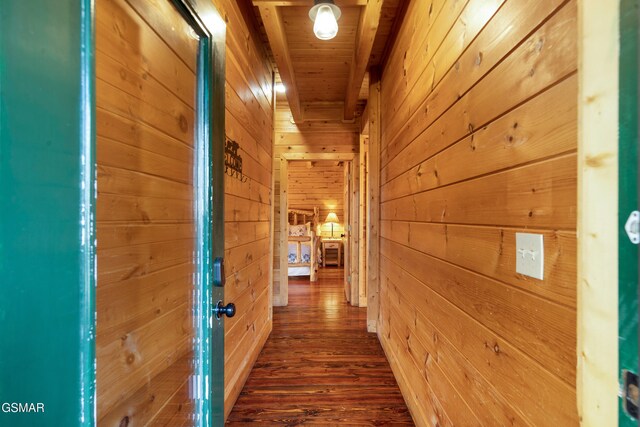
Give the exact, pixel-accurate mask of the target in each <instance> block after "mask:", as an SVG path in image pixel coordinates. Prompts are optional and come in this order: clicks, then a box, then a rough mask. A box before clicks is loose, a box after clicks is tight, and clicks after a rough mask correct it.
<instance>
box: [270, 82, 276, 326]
mask: <svg viewBox="0 0 640 427" xmlns="http://www.w3.org/2000/svg"><path fill="white" fill-rule="evenodd" d="M271 87H272V90H271V114H272V117H275V116H276V98H277V97H276V91H275V87H276V73H274V72H272V73H271ZM271 130H272V132H271V138H272V139H271V145H272V146H273V144H274V143H275V140H276V130H275V126H273V122H272V129H271ZM275 191H276V175H275V168H274V162H273V159H272V161H271V191H270V192H269V203H271V217H270V218H269V322H272V321H273V306H274V301H273V297H274V295H273V293H274V283H273V281H274V265H273V257H274V255H275V238H274V236H275V223H276V209H277V207H276V203H275V201H276V196H275Z"/></svg>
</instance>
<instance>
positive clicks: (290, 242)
mask: <svg viewBox="0 0 640 427" xmlns="http://www.w3.org/2000/svg"><path fill="white" fill-rule="evenodd" d="M280 161H281V162H280V191H279V196H280V197H279V198H280V201H279V207H280V209H279V210H278V211H279V213H281V214H280V215H279V216H280V218H279V224H276V228H278V230H279V234H280V239H279V246H280V250H279V251H278V252H277V253H278V254H279V263H278V266H279V267H280V274H279V277H278V278H279V286H278V287H276V289H275V293H274V305H287V302H288V280H289V278H295V280H309V281H311V282H315V281H316V280H317V275H318V272H319V271H320V270H328V269H335V270H337V269H340V270H341V271H344V272H345V273H344V290H345V292H344V294H345V298H346V300H347V301H349V302H352V304H353V305H358V302H359V300H358V298H357V297H356V298H355V299H353V298H351V295H352V290H353V291H355V292H354V293H355V295H358V289H357V284H358V279H357V273H358V271H357V270H358V265H359V263H358V255H359V250H358V240H359V236H358V233H357V232H354V233H351V232H350V230H354V231H355V230H358V226H357V224H358V216H359V215H358V206H359V196H360V188H359V185H358V176H357V173H356V174H354V173H353V172H354V171H356V172H357V171H358V169H359V163H358V155H357V154H352V153H349V154H319V155H312V154H304V155H294V154H289V155H283V156H282V157H281V159H280ZM352 283H353V284H354V286H355V288H353V289H352Z"/></svg>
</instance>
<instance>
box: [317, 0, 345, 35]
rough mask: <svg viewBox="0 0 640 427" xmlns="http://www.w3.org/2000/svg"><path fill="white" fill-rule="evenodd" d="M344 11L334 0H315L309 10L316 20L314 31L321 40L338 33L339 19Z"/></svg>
mask: <svg viewBox="0 0 640 427" xmlns="http://www.w3.org/2000/svg"><path fill="white" fill-rule="evenodd" d="M340 15H342V11H341V10H340V8H339V7H338V6H336V5H335V4H334V3H333V0H315V6H313V7H312V8H311V10H309V18H311V20H312V21H314V24H313V33H314V34H315V35H316V37H317V38H319V39H320V40H331V39H332V38H334V37H335V36H336V34H338V19H340Z"/></svg>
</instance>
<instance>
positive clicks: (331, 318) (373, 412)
mask: <svg viewBox="0 0 640 427" xmlns="http://www.w3.org/2000/svg"><path fill="white" fill-rule="evenodd" d="M336 272H342V270H341V269H340V270H339V269H336V268H327V269H321V271H320V274H319V280H318V282H317V283H313V284H311V283H310V282H309V281H305V280H290V281H289V305H288V306H287V307H274V313H273V332H272V333H271V336H270V337H269V339H268V341H267V343H266V344H265V346H264V348H263V350H262V352H261V353H260V356H259V357H258V360H257V361H256V364H255V365H254V368H253V370H252V371H251V374H250V375H249V378H248V379H247V382H246V384H245V386H244V388H243V390H242V392H241V393H240V397H239V398H238V400H237V402H236V404H235V406H234V407H233V410H232V412H231V414H230V415H229V418H228V420H227V425H231V426H237V425H246V424H249V423H251V424H252V425H301V424H304V425H390V424H393V425H413V421H412V420H411V416H410V414H409V412H408V409H407V406H406V404H405V402H404V400H403V398H402V394H401V393H400V389H399V388H398V384H397V383H396V380H395V378H394V377H393V373H392V372H391V368H390V367H389V362H387V359H386V358H385V355H384V352H383V350H382V347H381V346H380V343H379V342H378V339H377V337H376V336H375V335H374V334H368V333H367V325H366V319H367V311H366V309H365V308H358V307H352V306H350V305H349V304H348V303H347V301H346V300H345V298H344V289H343V283H342V274H341V273H340V274H335V273H336Z"/></svg>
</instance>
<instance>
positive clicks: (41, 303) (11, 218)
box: [0, 0, 94, 427]
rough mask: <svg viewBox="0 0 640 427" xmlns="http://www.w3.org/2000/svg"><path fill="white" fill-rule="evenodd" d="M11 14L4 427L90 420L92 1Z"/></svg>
mask: <svg viewBox="0 0 640 427" xmlns="http://www.w3.org/2000/svg"><path fill="white" fill-rule="evenodd" d="M0 14H1V15H0V88H1V91H2V98H1V99H2V100H1V103H2V104H1V105H0V109H1V110H0V281H1V283H0V328H1V333H0V404H2V407H0V425H3V426H5V425H7V426H8V425H11V426H29V427H33V426H54V425H55V426H58V425H59V426H62V425H64V426H78V425H83V426H85V425H86V426H89V425H93V396H94V366H93V348H94V347H93V325H94V319H93V312H94V309H93V304H94V303H93V286H94V265H93V255H94V247H93V235H92V229H91V228H90V225H91V215H92V212H93V206H92V202H93V187H92V186H91V183H92V182H93V180H92V179H91V177H92V175H93V173H94V171H93V152H92V147H93V110H92V107H91V106H92V105H93V92H92V86H93V85H92V80H91V76H92V74H93V71H92V67H93V65H92V53H91V52H92V51H91V49H92V44H93V43H92V21H91V16H92V14H91V2H90V1H83V0H58V1H55V2H52V1H48V0H39V1H38V0H34V1H24V0H22V1H21V0H3V1H2V5H1V7H0ZM6 403H23V404H24V403H33V404H38V403H40V404H42V405H43V406H40V407H38V406H36V407H35V409H36V410H38V409H42V407H43V408H44V412H42V411H39V412H35V413H34V412H29V413H20V412H12V411H13V410H14V409H16V407H15V406H12V405H6ZM28 409H31V408H28Z"/></svg>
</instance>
